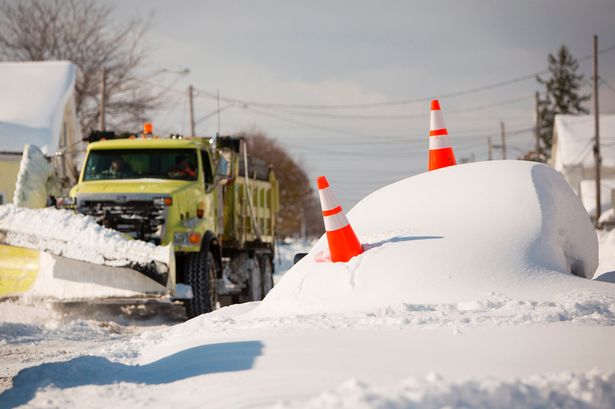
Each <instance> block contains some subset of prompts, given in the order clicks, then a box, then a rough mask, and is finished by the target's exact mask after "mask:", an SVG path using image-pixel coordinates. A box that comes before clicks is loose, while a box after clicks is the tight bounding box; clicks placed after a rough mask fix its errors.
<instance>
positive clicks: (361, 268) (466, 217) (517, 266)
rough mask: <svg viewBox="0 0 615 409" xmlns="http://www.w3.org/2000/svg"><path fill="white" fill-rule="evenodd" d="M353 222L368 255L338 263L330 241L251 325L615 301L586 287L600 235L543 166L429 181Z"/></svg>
mask: <svg viewBox="0 0 615 409" xmlns="http://www.w3.org/2000/svg"><path fill="white" fill-rule="evenodd" d="M333 189H335V186H333ZM348 219H349V221H350V223H351V224H352V226H353V228H354V230H355V232H356V233H357V235H358V237H359V239H360V240H361V242H362V243H363V244H364V249H365V250H366V251H365V252H364V253H363V254H361V255H359V256H357V257H355V258H353V259H352V260H350V262H348V263H331V262H330V261H328V257H329V255H328V248H327V242H326V238H325V237H323V238H321V239H320V241H319V242H318V243H317V244H316V246H314V248H313V249H312V250H311V251H310V253H309V254H308V255H307V256H306V257H305V258H303V260H302V261H301V262H300V263H298V264H297V265H296V266H295V267H294V268H292V269H291V270H290V271H289V272H288V273H287V274H286V275H285V276H284V278H283V280H281V281H280V283H279V284H278V285H277V286H276V287H275V288H274V289H273V290H272V291H271V293H270V294H269V295H268V296H267V298H266V299H265V300H264V301H263V302H262V303H261V305H260V306H259V308H258V309H257V310H256V311H255V312H254V314H256V315H260V316H270V315H273V316H276V315H288V314H309V313H321V312H328V313H331V312H347V311H362V310H369V309H373V308H381V307H386V306H390V305H395V304H399V303H407V304H443V303H459V302H465V301H477V300H484V299H487V298H493V297H494V296H495V297H502V296H503V297H513V298H516V299H524V300H525V299H532V300H540V301H550V300H562V299H569V297H571V296H575V297H576V296H579V293H583V294H585V295H586V296H589V295H588V294H595V295H600V296H605V295H607V296H615V286H612V285H610V284H608V283H599V282H595V281H591V280H587V279H585V278H581V277H578V276H583V277H592V276H593V274H594V271H595V270H596V268H597V266H598V241H597V238H596V233H595V231H594V229H593V227H592V225H591V223H590V220H589V217H588V215H587V213H586V211H585V209H584V208H583V206H582V204H581V202H580V201H579V199H578V198H577V196H576V195H575V194H574V193H573V192H572V190H571V189H570V187H569V185H568V184H567V183H566V182H565V181H564V179H563V178H562V176H561V175H560V174H559V173H557V172H555V171H554V170H553V169H552V168H550V167H547V166H545V165H541V164H536V163H533V162H521V161H492V162H482V163H476V164H469V165H463V166H456V167H454V168H445V169H441V170H439V171H435V172H430V173H425V174H421V175H418V176H415V177H411V178H408V179H405V180H402V181H400V182H397V183H395V184H392V185H389V186H387V187H385V188H382V189H380V190H378V191H376V192H374V193H372V194H371V195H370V196H368V197H366V198H365V199H363V200H362V201H361V202H360V203H359V204H357V205H356V206H355V207H354V208H353V209H352V211H350V212H349V213H348ZM573 274H576V275H577V276H575V275H573Z"/></svg>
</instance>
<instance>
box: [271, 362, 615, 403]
mask: <svg viewBox="0 0 615 409" xmlns="http://www.w3.org/2000/svg"><path fill="white" fill-rule="evenodd" d="M613 385H615V374H614V373H601V372H598V371H594V372H589V373H580V374H579V373H561V374H553V375H534V376H531V377H528V378H524V379H517V380H512V381H502V380H496V379H489V378H486V379H467V380H462V381H456V382H450V381H446V380H445V379H443V378H442V377H440V376H438V375H437V374H435V373H432V374H430V375H428V376H427V377H426V378H424V379H423V378H409V379H406V380H405V381H403V382H401V383H400V384H398V385H395V386H394V387H388V388H383V387H379V388H378V387H373V386H370V385H367V384H365V383H362V382H360V381H357V380H356V379H350V380H348V381H346V382H344V383H342V384H341V385H340V386H339V387H337V388H335V389H333V390H331V391H327V392H325V393H323V394H321V395H319V396H317V397H314V398H312V399H309V400H307V401H295V402H283V403H280V404H278V405H276V406H275V407H276V408H277V409H293V408H305V409H309V408H319V409H327V408H336V409H343V408H352V409H361V408H424V409H430V408H433V409H440V408H451V409H452V408H491V409H497V408H506V409H509V408H605V409H606V408H612V407H613V405H615V389H614V388H613Z"/></svg>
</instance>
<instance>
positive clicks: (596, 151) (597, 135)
mask: <svg viewBox="0 0 615 409" xmlns="http://www.w3.org/2000/svg"><path fill="white" fill-rule="evenodd" d="M594 133H595V139H594V161H595V162H596V221H595V224H596V228H599V227H600V223H599V219H600V213H601V211H602V209H601V207H602V202H601V199H600V165H601V162H602V158H601V157H600V108H599V105H598V36H597V35H595V34H594Z"/></svg>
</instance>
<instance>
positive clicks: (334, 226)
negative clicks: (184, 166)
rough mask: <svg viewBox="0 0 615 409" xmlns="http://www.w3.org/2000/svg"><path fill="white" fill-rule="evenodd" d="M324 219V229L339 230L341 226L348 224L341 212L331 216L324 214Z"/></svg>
mask: <svg viewBox="0 0 615 409" xmlns="http://www.w3.org/2000/svg"><path fill="white" fill-rule="evenodd" d="M324 219H325V230H326V231H334V230H339V229H341V228H342V227H346V226H348V219H347V218H346V215H345V214H344V213H343V212H339V213H337V214H334V215H332V216H325V217H324Z"/></svg>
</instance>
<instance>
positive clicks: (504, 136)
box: [500, 122, 506, 159]
mask: <svg viewBox="0 0 615 409" xmlns="http://www.w3.org/2000/svg"><path fill="white" fill-rule="evenodd" d="M500 130H501V132H502V159H506V130H505V129H504V122H500Z"/></svg>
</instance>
